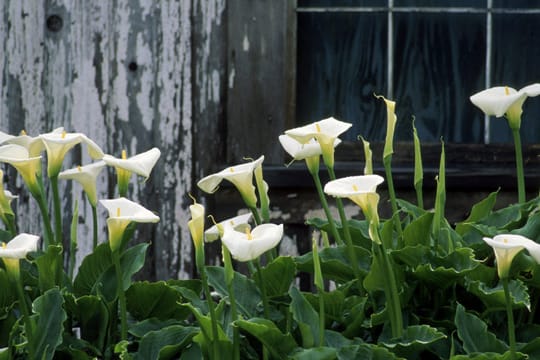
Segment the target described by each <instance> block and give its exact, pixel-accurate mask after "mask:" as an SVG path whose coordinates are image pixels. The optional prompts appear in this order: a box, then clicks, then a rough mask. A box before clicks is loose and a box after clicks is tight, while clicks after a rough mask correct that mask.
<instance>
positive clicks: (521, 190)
mask: <svg viewBox="0 0 540 360" xmlns="http://www.w3.org/2000/svg"><path fill="white" fill-rule="evenodd" d="M512 135H513V137H514V147H515V152H516V174H517V185H518V201H519V203H520V204H523V203H525V175H524V173H523V154H522V150H521V136H520V134H519V129H512Z"/></svg>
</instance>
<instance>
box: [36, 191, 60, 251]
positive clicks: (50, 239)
mask: <svg viewBox="0 0 540 360" xmlns="http://www.w3.org/2000/svg"><path fill="white" fill-rule="evenodd" d="M33 195H34V199H36V201H37V203H38V206H39V210H40V212H41V218H42V220H43V227H44V229H45V233H44V234H43V247H44V249H47V248H48V247H49V245H51V244H52V245H56V242H55V239H54V233H53V230H52V227H51V218H50V217H49V209H48V207H47V204H46V202H45V198H44V197H43V192H41V193H36V194H33Z"/></svg>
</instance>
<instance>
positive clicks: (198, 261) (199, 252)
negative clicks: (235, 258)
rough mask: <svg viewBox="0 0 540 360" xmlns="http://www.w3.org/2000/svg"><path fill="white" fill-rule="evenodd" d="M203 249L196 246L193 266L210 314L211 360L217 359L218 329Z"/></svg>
mask: <svg viewBox="0 0 540 360" xmlns="http://www.w3.org/2000/svg"><path fill="white" fill-rule="evenodd" d="M204 258H205V256H204V247H203V246H202V244H201V246H198V247H197V248H196V249H195V265H196V266H197V271H199V275H200V277H201V282H202V285H203V291H204V297H205V298H206V302H207V304H208V312H209V313H210V322H211V324H212V339H211V348H212V359H219V358H220V354H219V348H218V346H217V341H218V327H217V318H216V309H215V307H214V301H213V300H212V295H211V294H210V287H209V286H208V277H207V276H206V266H205V263H204Z"/></svg>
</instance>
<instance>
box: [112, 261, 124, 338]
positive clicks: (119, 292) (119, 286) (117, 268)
mask: <svg viewBox="0 0 540 360" xmlns="http://www.w3.org/2000/svg"><path fill="white" fill-rule="evenodd" d="M112 259H113V263H114V268H115V271H116V292H117V295H118V305H119V307H120V340H127V307H126V294H125V293H124V287H123V280H122V279H123V274H122V266H121V264H120V254H119V253H118V251H113V252H112Z"/></svg>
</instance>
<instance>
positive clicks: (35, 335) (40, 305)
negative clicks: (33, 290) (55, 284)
mask: <svg viewBox="0 0 540 360" xmlns="http://www.w3.org/2000/svg"><path fill="white" fill-rule="evenodd" d="M63 303H64V299H63V298H62V295H61V294H60V290H58V289H57V288H52V289H50V290H48V291H47V292H45V293H44V294H43V295H41V296H40V297H38V298H37V299H36V300H34V302H33V304H32V310H33V313H34V315H32V316H31V318H32V319H31V321H32V323H33V324H34V326H33V332H32V334H29V335H28V347H29V348H30V349H32V353H33V354H35V355H39V358H40V359H42V360H43V359H52V358H53V356H54V352H55V349H56V347H57V346H58V345H60V344H61V343H62V332H63V330H64V325H63V324H64V321H65V320H66V319H67V315H66V312H65V311H64V308H63V306H62V305H63Z"/></svg>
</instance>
